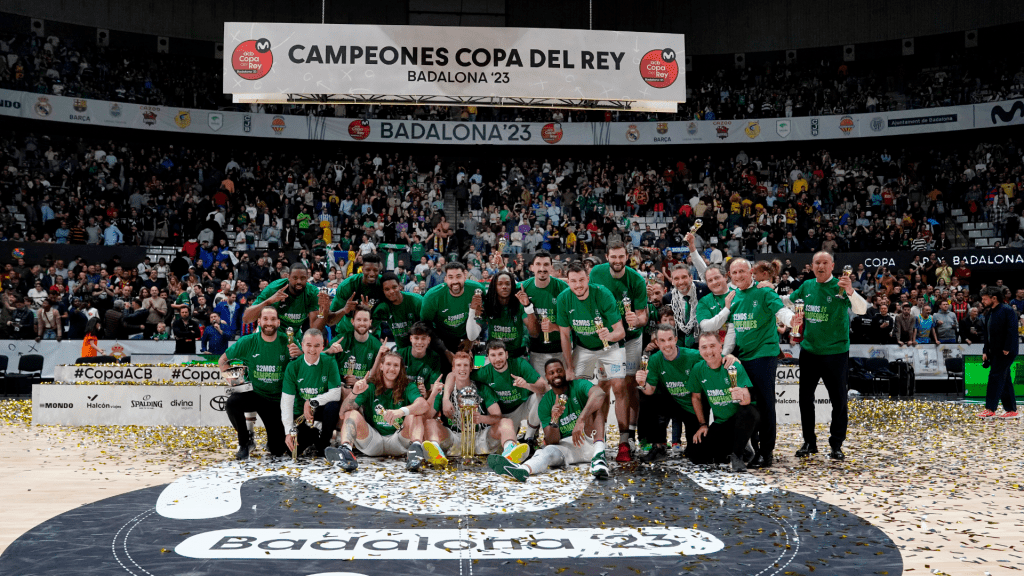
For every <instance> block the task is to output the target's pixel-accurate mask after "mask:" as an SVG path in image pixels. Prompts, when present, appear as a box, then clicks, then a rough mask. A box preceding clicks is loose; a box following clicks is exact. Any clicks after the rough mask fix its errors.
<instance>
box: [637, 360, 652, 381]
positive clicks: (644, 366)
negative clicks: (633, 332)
mask: <svg viewBox="0 0 1024 576" xmlns="http://www.w3.org/2000/svg"><path fill="white" fill-rule="evenodd" d="M650 360H651V357H650V356H648V355H647V354H644V355H643V356H641V357H640V369H641V370H643V371H645V372H646V371H647V363H648V362H650ZM645 386H647V382H644V383H643V384H641V383H639V382H637V383H636V387H637V388H643V387H645Z"/></svg>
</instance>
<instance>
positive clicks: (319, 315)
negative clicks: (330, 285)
mask: <svg viewBox="0 0 1024 576" xmlns="http://www.w3.org/2000/svg"><path fill="white" fill-rule="evenodd" d="M327 293H328V290H327V286H321V287H320V294H327ZM316 317H317V318H323V317H324V313H323V312H321V311H320V309H319V308H317V312H316Z"/></svg>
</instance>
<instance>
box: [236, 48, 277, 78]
mask: <svg viewBox="0 0 1024 576" xmlns="http://www.w3.org/2000/svg"><path fill="white" fill-rule="evenodd" d="M273 65H274V53H273V52H271V50H270V40H267V39H266V38H260V39H259V40H246V41H245V42H242V43H241V44H239V45H238V46H237V47H236V48H235V51H234V52H233V53H232V54H231V67H232V69H234V71H235V74H238V76H239V77H240V78H242V79H243V80H259V79H260V78H263V77H264V76H266V75H267V74H268V73H270V68H271V67H272V66H273Z"/></svg>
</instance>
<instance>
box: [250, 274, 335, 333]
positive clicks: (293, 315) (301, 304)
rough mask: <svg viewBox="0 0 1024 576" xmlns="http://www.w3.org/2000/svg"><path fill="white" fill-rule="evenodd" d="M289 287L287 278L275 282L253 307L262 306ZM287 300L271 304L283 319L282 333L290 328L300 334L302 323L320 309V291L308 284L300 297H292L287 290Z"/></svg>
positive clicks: (268, 285)
mask: <svg viewBox="0 0 1024 576" xmlns="http://www.w3.org/2000/svg"><path fill="white" fill-rule="evenodd" d="M287 285H288V279H287V278H281V279H280V280H274V281H273V282H271V283H270V284H267V287H266V288H264V289H263V292H260V295H259V296H257V297H256V300H255V301H254V302H253V306H255V305H256V304H260V303H261V302H263V301H265V300H266V299H268V298H270V297H271V296H273V295H274V294H275V293H276V292H277V291H278V290H280V289H281V288H284V287H285V286H287ZM285 295H286V296H287V298H285V300H284V301H283V302H274V303H273V304H270V306H273V307H274V308H277V315H278V317H279V318H281V331H282V332H283V331H284V330H285V329H287V328H288V327H291V328H294V329H295V332H296V333H298V332H299V330H301V329H302V323H303V322H305V321H306V319H307V318H309V313H310V312H316V311H317V310H319V309H320V303H319V301H318V299H319V296H320V291H319V290H318V289H317V287H316V286H314V285H312V284H310V283H309V282H307V283H306V289H305V290H303V291H302V293H301V294H299V295H298V296H292V295H291V294H290V293H289V292H288V291H287V290H285Z"/></svg>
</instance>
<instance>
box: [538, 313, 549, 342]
mask: <svg viewBox="0 0 1024 576" xmlns="http://www.w3.org/2000/svg"><path fill="white" fill-rule="evenodd" d="M540 318H541V320H547V321H548V322H551V317H550V316H548V315H547V314H543V315H542V316H541V317H540ZM549 342H551V334H550V333H549V332H544V343H545V344H547V343H549Z"/></svg>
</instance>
